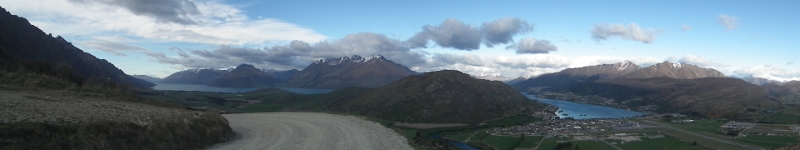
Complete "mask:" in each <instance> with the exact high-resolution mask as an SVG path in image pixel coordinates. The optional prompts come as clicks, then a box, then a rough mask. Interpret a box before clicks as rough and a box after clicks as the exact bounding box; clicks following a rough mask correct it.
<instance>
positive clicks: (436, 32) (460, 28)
mask: <svg viewBox="0 0 800 150" xmlns="http://www.w3.org/2000/svg"><path fill="white" fill-rule="evenodd" d="M482 36H483V35H482V34H481V31H480V30H479V29H477V28H475V27H472V26H469V25H467V24H465V23H463V22H461V21H458V20H456V19H447V20H444V22H442V23H441V24H439V26H431V25H425V26H423V27H422V31H421V32H419V33H417V34H415V35H414V36H413V37H411V39H409V40H407V42H408V43H409V45H411V47H412V48H426V47H427V43H428V42H427V41H428V40H433V41H434V42H435V43H436V44H437V45H439V46H441V47H450V48H455V49H460V50H476V49H478V48H480V43H481V37H482Z"/></svg>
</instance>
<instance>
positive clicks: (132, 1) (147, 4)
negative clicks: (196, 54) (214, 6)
mask: <svg viewBox="0 0 800 150" xmlns="http://www.w3.org/2000/svg"><path fill="white" fill-rule="evenodd" d="M70 1H74V2H81V3H100V4H106V5H111V6H118V7H122V8H125V9H127V10H128V11H130V12H131V13H133V14H136V15H142V16H148V17H153V18H154V19H155V20H156V21H158V22H171V23H178V24H195V23H196V22H195V21H193V20H192V17H193V16H195V15H199V14H200V11H199V10H198V9H197V5H195V4H194V2H192V1H189V0H70Z"/></svg>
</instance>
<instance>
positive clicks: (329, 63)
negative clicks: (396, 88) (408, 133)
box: [283, 55, 417, 89]
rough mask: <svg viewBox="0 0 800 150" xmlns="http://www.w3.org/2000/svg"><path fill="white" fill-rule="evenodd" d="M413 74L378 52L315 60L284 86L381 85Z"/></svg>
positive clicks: (333, 87) (331, 87)
mask: <svg viewBox="0 0 800 150" xmlns="http://www.w3.org/2000/svg"><path fill="white" fill-rule="evenodd" d="M414 74H417V73H416V72H414V71H411V69H408V68H407V67H405V66H403V65H400V64H397V63H394V62H392V61H391V60H387V59H386V58H384V57H383V56H381V55H375V56H371V57H366V58H364V57H361V56H358V55H353V56H350V57H339V58H326V59H320V60H318V61H315V62H314V63H311V64H310V65H308V67H306V68H305V69H303V70H302V71H300V72H298V73H297V75H295V76H294V77H293V78H291V79H289V80H288V81H286V83H284V84H283V85H285V86H289V87H303V88H325V89H340V88H345V87H351V86H359V87H380V86H384V85H387V84H389V83H392V82H394V81H397V80H399V79H401V78H404V77H406V76H409V75H414Z"/></svg>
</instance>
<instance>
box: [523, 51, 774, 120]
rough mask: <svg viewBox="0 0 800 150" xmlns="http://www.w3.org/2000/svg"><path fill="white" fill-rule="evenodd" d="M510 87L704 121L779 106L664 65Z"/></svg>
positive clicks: (567, 73)
mask: <svg viewBox="0 0 800 150" xmlns="http://www.w3.org/2000/svg"><path fill="white" fill-rule="evenodd" d="M615 68H616V69H615ZM514 86H515V87H516V88H517V89H519V90H523V91H526V92H529V93H531V94H544V93H551V94H552V93H559V94H557V95H572V94H574V95H575V96H600V97H604V98H608V99H609V100H613V103H616V104H614V105H617V104H618V105H621V106H625V107H629V108H636V107H639V106H646V105H655V106H659V109H658V111H666V112H682V113H692V114H696V115H701V116H705V117H741V116H747V115H754V114H756V113H757V112H752V111H744V110H745V109H748V110H769V109H777V108H780V107H781V105H780V103H779V102H777V101H775V100H774V99H773V97H772V96H770V94H769V93H768V92H766V90H764V89H762V88H760V87H758V86H756V85H753V84H750V83H747V82H744V81H742V80H740V79H735V78H729V77H727V76H725V75H724V74H722V73H721V72H719V71H717V70H714V69H711V68H702V67H698V66H696V65H691V64H684V63H672V62H666V61H665V62H662V63H658V64H655V65H652V66H649V67H645V68H640V67H638V66H637V65H635V64H633V63H631V62H628V61H626V62H622V63H616V64H604V65H597V66H587V67H580V68H570V69H565V70H563V71H561V72H557V73H551V74H545V75H542V76H539V77H536V78H531V79H528V80H526V81H523V82H520V83H517V84H514ZM775 89H781V88H777V87H776V88H775ZM564 98H570V97H569V96H568V97H564ZM572 98H575V97H574V96H573V97H572ZM578 99H580V98H578ZM609 102H610V101H609ZM609 102H606V103H609Z"/></svg>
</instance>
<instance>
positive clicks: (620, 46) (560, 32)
mask: <svg viewBox="0 0 800 150" xmlns="http://www.w3.org/2000/svg"><path fill="white" fill-rule="evenodd" d="M798 6H800V1H790V0H786V1H769V2H759V1H702V0H700V1H698V0H692V1H689V0H687V1H682V0H678V1H646V2H640V1H492V2H469V1H448V0H444V1H413V0H407V1H356V0H352V1H351V0H348V1H305V0H270V1H260V0H204V1H201V0H31V1H20V0H0V7H3V8H5V9H6V10H7V11H9V12H11V13H12V14H15V15H19V16H22V17H25V18H27V19H28V20H29V21H30V22H31V23H32V24H33V25H35V26H37V27H39V28H40V29H42V30H43V31H45V32H46V33H52V34H53V35H54V36H55V35H60V36H62V37H64V38H65V39H66V40H68V41H69V42H71V43H73V44H74V45H75V46H77V47H78V48H81V49H83V50H84V51H86V52H88V53H90V54H92V55H94V56H96V57H98V58H101V59H106V60H108V61H109V62H111V63H113V64H114V65H115V66H117V67H118V68H120V69H122V70H123V71H124V72H126V73H128V74H139V75H150V76H155V77H166V76H168V75H169V74H171V73H174V72H177V71H181V70H185V69H191V68H231V67H235V66H237V65H239V64H242V63H246V64H252V65H254V66H256V67H258V68H262V69H276V70H288V69H298V70H302V69H303V68H304V67H306V66H308V65H309V64H310V63H312V62H314V61H316V60H319V59H322V58H333V57H345V56H352V55H361V56H364V57H367V56H373V55H382V56H384V57H385V58H387V59H389V60H392V61H394V62H396V63H399V64H401V65H404V66H407V67H409V68H410V69H412V70H414V71H417V72H428V71H438V70H442V69H451V70H459V71H462V72H465V73H469V74H473V75H499V76H503V77H508V78H513V77H518V76H536V75H541V74H544V73H551V72H558V71H560V70H563V69H565V68H573V67H582V66H591V65H599V64H611V63H618V62H622V61H625V60H629V61H632V62H634V63H636V64H638V65H640V66H643V67H646V66H649V65H652V64H656V63H660V62H664V61H670V62H679V63H687V64H693V65H698V66H701V67H707V68H713V69H716V70H718V71H720V72H722V73H724V74H726V75H728V76H737V77H743V76H754V77H762V78H767V79H772V80H779V81H790V80H800V64H798V63H796V62H797V58H798V57H800V49H798V48H800V42H797V41H796V40H797V39H798V38H796V37H797V33H800V17H798V15H797V14H800V9H797V8H798Z"/></svg>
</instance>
